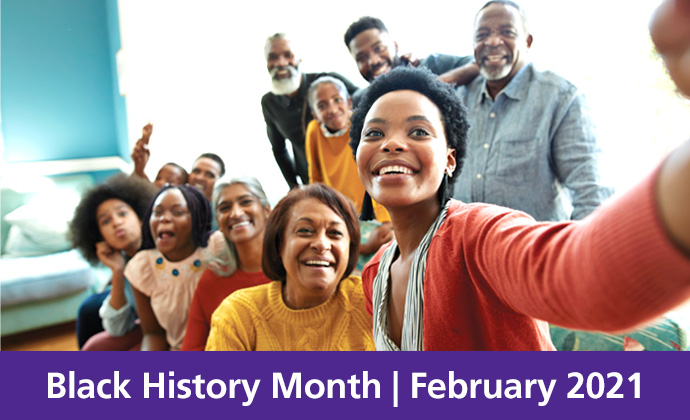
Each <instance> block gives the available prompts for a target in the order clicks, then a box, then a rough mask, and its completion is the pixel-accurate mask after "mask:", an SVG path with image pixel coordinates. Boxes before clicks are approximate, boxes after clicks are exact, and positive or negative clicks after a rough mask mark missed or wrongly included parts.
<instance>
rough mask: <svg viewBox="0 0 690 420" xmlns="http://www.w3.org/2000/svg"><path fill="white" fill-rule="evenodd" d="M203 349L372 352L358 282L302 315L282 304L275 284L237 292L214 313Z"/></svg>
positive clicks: (351, 281) (279, 285) (353, 278)
mask: <svg viewBox="0 0 690 420" xmlns="http://www.w3.org/2000/svg"><path fill="white" fill-rule="evenodd" d="M206 350H375V347H374V341H373V339H372V326H371V318H370V317H369V315H368V314H367V312H366V308H365V298H364V292H363V291H362V279H361V278H359V277H356V276H350V277H348V278H346V279H343V280H341V282H340V284H339V285H338V289H337V290H336V292H335V293H334V294H333V296H331V297H330V298H329V299H328V300H327V301H326V302H324V303H323V304H321V305H319V306H317V307H314V308H310V309H303V310H293V309H290V308H288V307H287V306H286V305H285V303H284V302H283V296H282V283H281V282H279V281H272V282H270V283H268V284H264V285H261V286H256V287H251V288H248V289H241V290H238V291H236V292H235V293H233V294H231V295H230V296H228V297H227V298H226V299H225V300H224V301H223V303H221V304H220V306H219V307H218V309H216V311H215V312H214V313H213V317H212V318H211V333H210V335H209V337H208V341H207V342H206Z"/></svg>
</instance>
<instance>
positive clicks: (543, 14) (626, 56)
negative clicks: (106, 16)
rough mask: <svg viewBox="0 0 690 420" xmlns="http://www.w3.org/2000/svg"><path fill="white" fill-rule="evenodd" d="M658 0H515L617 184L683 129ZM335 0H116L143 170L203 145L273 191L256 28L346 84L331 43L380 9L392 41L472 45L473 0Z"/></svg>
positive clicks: (410, 45)
mask: <svg viewBox="0 0 690 420" xmlns="http://www.w3.org/2000/svg"><path fill="white" fill-rule="evenodd" d="M658 3H659V1H658V0H639V1H636V2H630V1H622V0H606V1H601V0H599V1H595V0H580V1H577V2H573V1H567V2H566V1H561V0H556V1H538V0H524V1H521V2H520V4H521V5H522V6H523V7H525V9H526V10H527V13H528V16H529V18H530V27H531V30H532V33H533V34H534V39H535V41H534V44H533V48H532V57H533V59H534V61H535V63H536V64H537V66H538V67H539V68H541V69H550V70H554V71H556V72H558V73H560V74H562V75H563V76H565V77H567V78H569V79H570V80H571V81H573V82H575V83H576V84H578V85H579V86H580V87H581V88H582V89H583V90H584V91H585V93H586V94H587V96H588V98H589V101H590V105H591V107H592V109H593V111H594V113H595V116H594V117H595V121H596V123H597V125H598V127H599V133H600V138H601V142H602V144H603V145H604V147H605V150H606V151H607V157H608V159H607V160H606V161H605V163H606V167H605V169H606V171H605V174H606V175H607V176H609V177H610V178H611V179H612V182H613V183H615V184H616V185H617V186H618V187H619V189H625V188H627V187H628V186H629V185H630V184H631V183H632V182H634V181H636V180H638V179H639V178H640V177H641V176H642V175H643V174H644V173H645V172H647V171H648V170H650V169H651V168H652V167H653V166H654V165H655V164H656V163H657V162H658V161H659V159H660V158H661V157H662V156H663V155H664V154H665V153H666V152H667V151H668V150H669V148H671V147H673V146H674V145H677V144H678V143H679V142H680V141H682V140H684V139H685V138H687V137H688V135H689V133H688V129H687V121H689V120H690V119H688V117H689V116H690V106H688V102H687V101H683V100H681V99H679V98H677V97H676V96H675V95H673V94H672V93H669V88H668V86H669V85H668V82H667V80H666V78H665V75H664V73H663V71H662V70H661V65H660V64H659V63H658V62H657V61H655V60H654V59H652V58H650V57H651V56H652V47H651V43H650V41H649V37H648V34H647V22H648V21H649V17H650V14H651V11H652V10H653V9H654V7H655V6H656V5H657V4H658ZM341 4H342V5H343V8H345V9H346V10H343V11H338V12H334V10H335V8H336V6H337V5H338V3H337V2H334V3H324V2H316V1H312V0H308V1H301V0H297V1H293V2H285V1H280V2H279V1H274V0H269V1H262V2H258V1H256V2H235V1H232V2H231V1H220V0H196V1H194V2H192V1H180V0H172V1H167V0H166V1H163V0H120V24H121V36H122V46H123V50H124V52H125V56H126V60H125V62H124V66H123V68H124V70H125V72H126V79H127V85H126V86H124V88H125V90H126V93H127V95H126V100H127V113H128V125H129V131H130V138H131V141H132V143H134V141H136V139H137V138H138V137H139V135H140V132H141V131H140V128H141V126H143V125H144V124H145V123H146V122H147V121H148V120H149V119H151V120H152V122H153V123H154V124H155V129H154V135H153V137H152V139H151V149H152V158H151V162H150V164H149V170H150V174H151V175H155V173H156V171H157V169H158V168H159V167H160V166H161V165H162V164H163V163H164V162H166V161H175V162H178V163H180V164H182V165H183V166H185V167H190V166H191V164H192V161H193V160H194V158H195V157H196V156H197V155H199V154H201V153H203V152H207V151H212V152H216V153H218V154H219V155H221V156H222V157H223V159H224V160H225V161H226V163H227V166H228V172H229V173H231V174H238V175H239V174H251V175H254V176H257V177H258V178H259V179H260V180H261V182H262V183H263V184H264V186H265V188H266V191H267V193H268V194H269V196H270V198H271V200H272V201H274V202H275V201H277V200H278V199H279V198H280V197H281V196H282V195H283V194H284V193H285V192H286V191H287V185H286V184H285V182H284V180H283V178H282V175H281V174H280V171H279V170H278V167H277V165H276V164H275V161H274V159H273V156H272V154H271V149H270V145H269V142H268V139H267V138H266V134H265V125H264V122H263V117H262V114H261V107H260V98H261V96H262V95H263V94H264V93H265V92H266V91H268V89H269V87H270V81H269V77H268V74H267V71H266V63H265V60H264V57H263V46H264V40H265V39H266V37H267V36H269V35H270V34H272V33H275V32H280V31H282V32H288V33H290V34H292V37H293V39H295V40H296V41H297V44H296V45H298V46H299V48H300V53H301V55H302V57H303V67H302V69H303V71H306V72H316V71H337V72H340V73H341V74H344V75H345V76H347V77H348V78H350V80H352V81H353V82H355V83H356V84H358V85H361V86H363V85H365V84H366V82H365V81H364V80H363V79H362V78H361V76H359V73H358V71H357V69H356V66H355V64H354V61H353V60H352V58H351V57H350V55H349V53H348V51H347V48H346V47H345V45H344V43H343V34H344V32H345V30H346V28H347V27H348V25H349V24H350V23H351V22H353V21H355V20H356V19H357V18H359V17H360V16H363V15H372V16H377V17H380V18H381V19H382V20H383V21H384V22H386V24H387V26H388V29H389V30H390V32H391V34H392V35H393V37H394V38H395V39H397V40H398V44H399V45H400V49H401V50H402V51H412V52H414V53H415V54H417V55H418V56H420V57H423V56H425V55H426V54H428V53H431V52H443V53H449V54H457V55H469V54H471V53H472V50H471V40H472V23H473V18H474V15H475V13H476V11H477V10H478V9H479V7H480V6H481V5H483V4H484V0H480V1H478V0H468V1H455V2H450V1H447V0H444V1H440V0H425V1H408V0H403V1H392V0H377V1H372V0H367V1H363V0H351V1H348V2H342V3H341Z"/></svg>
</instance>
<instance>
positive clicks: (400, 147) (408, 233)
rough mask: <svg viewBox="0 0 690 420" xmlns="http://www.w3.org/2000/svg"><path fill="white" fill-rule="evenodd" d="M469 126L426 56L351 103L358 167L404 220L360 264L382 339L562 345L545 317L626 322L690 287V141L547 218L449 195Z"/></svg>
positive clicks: (421, 344) (593, 325) (458, 346)
mask: <svg viewBox="0 0 690 420" xmlns="http://www.w3.org/2000/svg"><path fill="white" fill-rule="evenodd" d="M686 4H688V3H686ZM672 75H673V73H672ZM467 130H468V125H467V118H466V112H465V109H464V107H463V105H462V103H461V100H460V99H459V97H458V96H457V95H456V94H455V92H454V91H453V89H452V88H451V87H450V86H449V85H446V84H444V83H443V82H440V81H439V80H438V79H437V78H436V77H435V76H434V75H433V74H431V73H429V72H427V71H423V70H420V69H410V68H400V69H395V70H393V71H391V72H390V73H388V74H386V75H383V76H380V77H379V78H377V79H376V80H375V81H374V82H373V83H372V84H371V86H370V87H369V89H368V91H367V93H366V95H365V96H364V98H363V99H362V102H361V104H360V106H359V107H358V108H357V109H356V110H355V113H354V115H353V117H352V126H351V137H352V148H353V150H355V151H356V156H357V166H358V169H359V176H360V178H361V180H362V183H363V184H364V186H365V188H366V189H367V191H368V192H369V193H370V194H371V197H372V198H373V199H374V200H376V201H377V202H379V203H381V204H382V205H384V206H385V207H386V208H387V209H388V212H389V213H390V216H391V221H392V223H393V228H394V230H395V240H394V241H393V242H392V243H391V245H390V246H386V247H384V248H382V249H381V250H380V251H379V252H378V253H377V254H376V255H375V256H374V258H372V260H371V261H370V262H369V264H368V265H367V266H366V267H365V268H364V270H363V272H362V278H363V284H364V288H365V294H366V295H367V300H368V302H367V303H368V307H367V309H368V310H369V311H370V312H371V313H372V314H373V323H374V328H373V331H374V340H375V342H376V348H377V350H553V349H554V347H553V344H552V343H551V340H550V337H549V329H548V324H547V322H550V323H553V324H557V325H561V326H564V327H567V328H574V329H587V330H599V331H620V330H623V329H629V328H632V327H634V326H636V325H639V324H641V323H644V322H647V321H650V320H651V319H653V318H654V317H656V316H659V315H661V314H663V313H664V312H666V311H668V310H670V309H671V308H672V307H674V306H675V305H678V304H680V303H682V302H683V301H684V300H686V299H688V297H690V274H688V273H690V258H688V255H689V254H690V183H688V179H690V142H686V143H685V144H684V145H683V146H682V147H681V150H679V151H677V152H676V153H674V154H672V155H671V156H670V157H669V158H668V159H667V160H666V162H664V164H663V165H662V166H661V168H660V169H659V170H658V171H656V172H654V173H653V174H652V175H651V176H649V177H648V178H647V179H646V180H645V181H644V182H643V183H641V184H640V185H638V186H637V187H635V188H634V189H632V190H631V191H629V192H628V193H626V194H623V195H621V196H620V197H618V198H617V199H615V200H610V201H609V202H607V203H605V204H604V205H603V206H602V207H600V208H599V209H597V210H596V211H595V212H594V213H593V214H592V215H590V216H589V217H587V218H585V219H583V220H581V221H576V222H560V223H553V222H541V223H540V222H536V221H535V220H534V219H533V218H531V217H530V216H528V215H527V214H525V213H522V212H519V211H515V210H511V209H508V208H504V207H499V206H495V205H488V204H483V203H473V204H467V203H463V202H460V201H456V200H451V199H449V197H450V193H451V192H452V187H453V182H454V180H455V178H456V177H457V174H458V173H459V171H460V170H461V168H462V162H463V158H464V155H465V144H466V139H467Z"/></svg>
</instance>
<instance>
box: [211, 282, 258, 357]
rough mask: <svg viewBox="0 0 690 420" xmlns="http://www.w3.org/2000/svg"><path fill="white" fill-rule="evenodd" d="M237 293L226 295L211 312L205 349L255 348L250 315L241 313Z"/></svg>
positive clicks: (244, 349)
mask: <svg viewBox="0 0 690 420" xmlns="http://www.w3.org/2000/svg"><path fill="white" fill-rule="evenodd" d="M238 294H239V293H237V294H235V295H230V296H228V297H227V298H226V299H225V300H224V301H223V303H221V304H220V306H219V307H218V309H216V311H215V312H214V313H213V316H212V317H211V332H210V333H209V336H208V340H207V341H206V350H207V351H219V350H221V351H222V350H225V351H247V350H255V343H256V335H255V330H254V328H253V325H252V324H251V317H250V316H242V314H241V312H242V310H243V309H245V308H244V307H243V306H242V304H241V302H239V301H238V299H237V296H236V295H238ZM253 343H254V344H253Z"/></svg>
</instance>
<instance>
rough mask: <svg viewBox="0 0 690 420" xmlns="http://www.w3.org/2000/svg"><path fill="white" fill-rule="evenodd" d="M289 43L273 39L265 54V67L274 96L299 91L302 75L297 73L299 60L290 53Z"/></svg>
mask: <svg viewBox="0 0 690 420" xmlns="http://www.w3.org/2000/svg"><path fill="white" fill-rule="evenodd" d="M290 44H291V43H290V41H289V40H287V39H284V38H278V39H274V40H273V41H272V42H271V46H270V48H269V49H268V51H267V53H266V66H267V68H268V73H269V74H270V75H271V84H272V89H271V90H272V92H273V93H275V94H276V95H288V94H291V93H293V92H295V91H296V90H297V89H299V86H300V82H301V80H302V74H301V72H300V71H299V64H300V63H301V61H302V60H301V59H299V58H298V57H297V56H296V55H295V53H293V52H292V47H291V45H290Z"/></svg>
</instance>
